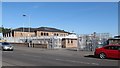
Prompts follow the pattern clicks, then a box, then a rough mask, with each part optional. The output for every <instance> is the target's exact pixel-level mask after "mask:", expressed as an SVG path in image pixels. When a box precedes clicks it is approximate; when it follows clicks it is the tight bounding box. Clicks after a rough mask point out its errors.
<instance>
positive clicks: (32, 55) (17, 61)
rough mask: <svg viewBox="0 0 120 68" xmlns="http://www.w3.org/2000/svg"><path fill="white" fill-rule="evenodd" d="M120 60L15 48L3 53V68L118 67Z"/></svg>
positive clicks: (54, 50) (59, 50)
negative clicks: (50, 67) (46, 67)
mask: <svg viewBox="0 0 120 68" xmlns="http://www.w3.org/2000/svg"><path fill="white" fill-rule="evenodd" d="M118 62H119V60H116V59H99V58H95V57H94V56H93V52H90V51H76V50H72V49H65V48H64V49H41V48H30V47H22V46H16V45H15V46H14V51H3V52H2V66H118Z"/></svg>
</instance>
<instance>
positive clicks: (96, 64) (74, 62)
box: [56, 59, 99, 65]
mask: <svg viewBox="0 0 120 68" xmlns="http://www.w3.org/2000/svg"><path fill="white" fill-rule="evenodd" d="M56 60H58V61H68V62H74V63H81V64H92V65H99V64H98V63H88V62H80V61H73V60H63V59H56Z"/></svg>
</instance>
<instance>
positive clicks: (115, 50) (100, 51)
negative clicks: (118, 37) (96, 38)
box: [94, 44, 120, 59]
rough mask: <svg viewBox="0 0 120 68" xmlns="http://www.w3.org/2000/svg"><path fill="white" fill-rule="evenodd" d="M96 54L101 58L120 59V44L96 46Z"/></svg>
mask: <svg viewBox="0 0 120 68" xmlns="http://www.w3.org/2000/svg"><path fill="white" fill-rule="evenodd" d="M94 55H95V56H97V57H99V58H101V59H105V58H117V59H120V45H117V44H116V45H115V44H111V45H106V46H103V47H101V48H96V50H95V52H94Z"/></svg>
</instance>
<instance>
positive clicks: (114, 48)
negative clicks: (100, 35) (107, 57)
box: [105, 46, 118, 50]
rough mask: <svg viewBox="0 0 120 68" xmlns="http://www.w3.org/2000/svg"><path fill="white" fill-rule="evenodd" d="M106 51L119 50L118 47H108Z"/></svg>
mask: <svg viewBox="0 0 120 68" xmlns="http://www.w3.org/2000/svg"><path fill="white" fill-rule="evenodd" d="M105 49H109V50H118V46H108V47H105Z"/></svg>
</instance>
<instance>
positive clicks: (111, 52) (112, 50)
mask: <svg viewBox="0 0 120 68" xmlns="http://www.w3.org/2000/svg"><path fill="white" fill-rule="evenodd" d="M105 52H106V55H107V57H108V58H117V57H118V50H117V46H108V47H106V51H105Z"/></svg>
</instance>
